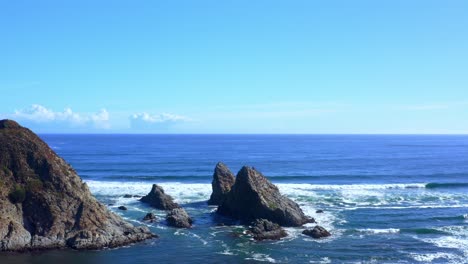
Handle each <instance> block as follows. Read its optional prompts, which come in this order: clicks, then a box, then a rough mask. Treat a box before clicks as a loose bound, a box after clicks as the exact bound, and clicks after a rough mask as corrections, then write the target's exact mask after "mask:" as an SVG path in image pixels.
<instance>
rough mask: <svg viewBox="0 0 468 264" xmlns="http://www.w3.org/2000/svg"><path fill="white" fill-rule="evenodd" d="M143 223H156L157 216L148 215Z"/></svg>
mask: <svg viewBox="0 0 468 264" xmlns="http://www.w3.org/2000/svg"><path fill="white" fill-rule="evenodd" d="M143 221H147V222H150V223H153V222H154V221H156V216H155V215H154V214H153V213H147V214H146V215H145V217H143Z"/></svg>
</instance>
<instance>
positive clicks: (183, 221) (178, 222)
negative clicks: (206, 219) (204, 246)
mask: <svg viewBox="0 0 468 264" xmlns="http://www.w3.org/2000/svg"><path fill="white" fill-rule="evenodd" d="M166 221H167V224H168V225H170V226H173V227H178V228H190V227H192V223H193V220H192V218H190V216H189V215H188V214H187V212H186V211H185V210H184V209H183V208H175V209H172V210H171V211H169V213H167V216H166Z"/></svg>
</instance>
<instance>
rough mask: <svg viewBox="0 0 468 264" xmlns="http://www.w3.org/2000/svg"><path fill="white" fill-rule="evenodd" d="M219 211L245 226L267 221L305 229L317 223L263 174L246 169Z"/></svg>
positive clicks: (249, 168) (242, 171)
mask: <svg viewBox="0 0 468 264" xmlns="http://www.w3.org/2000/svg"><path fill="white" fill-rule="evenodd" d="M217 212H218V213H219V214H222V215H225V216H228V217H232V218H234V219H239V220H241V221H243V222H244V223H249V222H251V221H255V220H256V219H266V220H269V221H271V222H273V223H276V224H279V225H282V226H301V225H303V224H305V223H313V222H314V219H313V218H309V217H307V216H306V215H305V214H304V213H303V212H302V210H301V208H300V207H299V205H298V204H296V203H295V202H294V201H292V200H291V199H289V198H287V197H285V196H282V195H281V193H280V191H279V189H278V187H276V186H275V185H274V184H272V183H271V182H270V181H269V180H268V179H267V178H266V177H265V176H263V174H261V173H260V172H259V171H257V170H255V169H254V168H251V167H246V166H244V167H243V168H242V169H241V170H240V171H239V173H238V174H237V177H236V182H235V183H234V185H233V186H232V189H231V191H230V192H229V193H227V194H226V198H225V199H224V201H223V203H222V204H221V205H220V206H219V207H218V211H217Z"/></svg>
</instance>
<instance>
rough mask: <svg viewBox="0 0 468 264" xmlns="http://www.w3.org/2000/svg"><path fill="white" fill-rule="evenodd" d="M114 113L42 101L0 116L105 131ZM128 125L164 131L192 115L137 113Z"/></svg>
mask: <svg viewBox="0 0 468 264" xmlns="http://www.w3.org/2000/svg"><path fill="white" fill-rule="evenodd" d="M111 118H112V117H111V114H110V113H109V111H107V109H106V108H102V109H101V110H99V111H98V112H95V113H79V112H75V111H73V110H72V108H71V107H66V108H65V109H63V111H54V110H52V109H50V108H47V107H46V106H43V105H40V104H33V105H31V106H30V107H28V108H23V109H20V110H15V111H14V112H13V113H6V114H0V119H13V120H16V121H18V122H20V123H22V124H24V125H25V126H29V127H31V128H32V129H37V130H38V131H46V132H59V131H73V130H74V131H77V132H86V131H91V132H98V131H101V132H105V131H112V129H113V126H112V123H111V121H112V120H111ZM128 120H129V124H128V126H127V128H128V129H131V130H135V131H137V132H144V131H149V132H161V131H165V130H166V128H167V127H169V126H170V125H172V124H176V123H180V122H187V121H190V120H191V119H190V118H188V117H186V116H182V115H176V114H171V113H161V114H150V113H147V112H141V113H135V114H132V115H130V116H129V117H128Z"/></svg>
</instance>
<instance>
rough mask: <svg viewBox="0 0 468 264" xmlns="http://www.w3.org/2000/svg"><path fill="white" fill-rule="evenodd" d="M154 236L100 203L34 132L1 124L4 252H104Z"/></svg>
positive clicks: (0, 210) (0, 212)
mask: <svg viewBox="0 0 468 264" xmlns="http://www.w3.org/2000/svg"><path fill="white" fill-rule="evenodd" d="M153 237H155V235H154V234H152V233H151V232H150V231H149V229H148V228H146V227H134V226H133V225H131V224H129V223H127V222H126V221H124V220H123V219H122V218H121V217H120V216H118V215H116V214H114V213H112V212H110V211H109V210H108V209H107V207H106V206H104V205H102V204H101V203H100V202H98V201H97V200H96V199H95V198H94V197H93V195H92V194H91V192H90V191H89V189H88V186H87V185H86V184H85V183H84V182H83V181H82V180H81V178H80V177H79V176H78V175H77V173H76V171H75V170H74V169H73V168H72V167H71V166H70V165H69V164H68V163H67V162H66V161H65V160H63V159H62V158H60V157H59V156H58V155H57V154H56V153H55V152H54V151H53V150H52V149H51V148H49V146H48V145H47V144H46V143H45V142H44V141H42V140H41V139H40V138H39V137H38V136H37V135H36V134H34V133H33V132H32V131H31V130H29V129H27V128H24V127H22V126H20V125H19V124H18V123H16V122H14V121H12V120H1V121H0V251H23V250H38V249H52V248H74V249H100V248H104V247H118V246H123V245H127V244H130V243H134V242H137V241H142V240H145V239H148V238H153Z"/></svg>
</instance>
